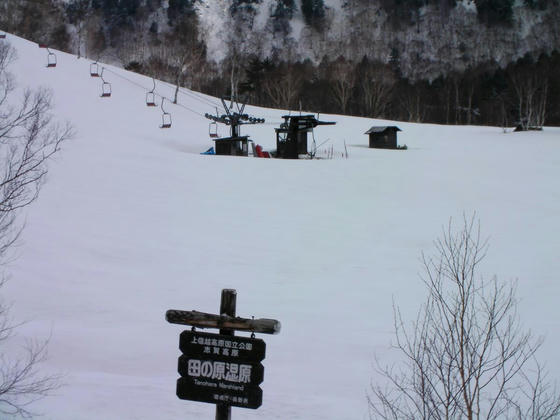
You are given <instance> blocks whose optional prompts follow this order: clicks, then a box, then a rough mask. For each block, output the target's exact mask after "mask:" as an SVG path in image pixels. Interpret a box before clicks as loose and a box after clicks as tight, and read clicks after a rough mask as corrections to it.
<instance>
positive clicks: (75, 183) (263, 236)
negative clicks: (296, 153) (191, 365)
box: [0, 35, 560, 420]
mask: <svg viewBox="0 0 560 420" xmlns="http://www.w3.org/2000/svg"><path fill="white" fill-rule="evenodd" d="M0 42H10V43H11V44H12V45H13V46H14V47H15V48H16V49H17V53H18V60H17V61H16V62H15V63H14V64H13V65H12V67H11V71H12V73H13V74H14V75H15V77H16V82H17V84H18V86H19V87H25V86H31V87H37V86H47V87H49V88H50V89H52V91H53V93H54V98H55V107H54V110H53V113H54V115H55V116H56V118H57V119H58V120H61V121H63V120H69V121H71V122H72V124H73V125H74V127H75V129H76V132H77V135H76V137H75V138H74V139H73V140H72V141H69V142H67V143H66V144H65V146H64V147H63V150H62V151H61V152H60V153H59V154H58V155H57V156H56V158H55V159H54V160H53V161H51V164H50V170H49V175H48V180H47V183H46V184H45V185H44V188H43V190H42V192H41V196H40V197H39V199H38V200H37V201H36V202H35V203H33V204H32V205H31V206H29V207H28V208H27V209H26V211H25V214H22V220H23V218H24V219H25V221H26V226H25V230H24V232H23V236H22V240H21V244H20V246H19V248H18V249H17V254H18V258H17V259H15V260H14V261H13V262H12V263H11V264H10V265H9V266H8V267H7V270H8V271H9V273H10V276H11V280H10V281H9V282H8V284H7V285H5V286H4V288H3V290H2V295H3V296H4V299H5V300H6V301H8V302H13V306H12V309H11V315H12V317H13V318H14V319H15V320H17V321H26V324H25V325H23V326H21V327H19V328H18V329H17V337H16V339H15V341H13V342H12V345H11V346H10V347H9V348H8V349H7V351H8V355H9V356H12V357H13V356H15V355H17V354H18V352H19V351H20V348H19V347H18V346H19V345H21V344H23V343H24V342H25V340H26V339H39V340H44V339H49V340H50V343H49V358H48V360H47V361H46V362H45V364H44V366H43V371H44V372H57V373H63V374H64V383H65V385H64V386H63V387H62V388H60V389H59V390H58V391H57V392H56V395H54V396H52V397H49V398H46V399H44V400H41V401H39V402H37V403H36V404H35V406H34V410H35V411H37V412H39V413H42V414H44V417H42V418H43V419H52V420H55V419H56V420H85V419H104V420H122V419H138V420H141V419H142V420H144V419H145V420H153V419H162V420H175V419H181V418H182V419H195V418H200V419H211V418H214V417H213V416H214V406H213V405H210V404H204V403H197V402H190V401H182V400H179V399H177V398H176V396H175V381H176V379H177V377H178V374H177V373H176V365H177V357H178V356H179V350H178V339H179V333H180V332H181V331H182V328H181V327H180V326H178V325H171V324H168V323H167V322H166V321H165V319H164V314H165V311H166V310H167V309H170V308H173V309H185V310H198V311H204V312H211V313H215V312H217V311H218V309H219V297H220V291H221V289H222V288H234V289H236V290H237V294H238V295H237V314H238V315H239V316H244V317H251V316H255V317H256V318H274V319H278V320H280V321H281V322H282V331H281V332H280V334H278V335H275V336H260V338H263V339H264V340H265V341H266V343H267V355H266V359H265V360H264V365H265V375H264V382H263V384H262V385H261V387H262V389H263V393H264V397H263V405H262V406H261V408H259V409H258V410H245V409H236V408H233V415H232V417H233V419H235V420H239V419H282V420H286V419H294V420H295V419H298V420H319V419H321V420H324V419H333V420H345V419H367V418H368V408H367V400H366V395H367V392H368V389H369V386H370V383H371V382H372V381H376V380H377V379H378V378H377V376H376V372H375V370H374V360H375V358H376V357H377V358H378V359H379V360H380V361H382V362H385V361H386V362H390V361H391V360H395V357H397V356H396V355H394V354H392V353H391V351H390V349H389V347H390V343H391V340H392V301H393V300H394V301H395V302H396V303H397V304H398V305H400V307H401V309H402V312H403V316H404V317H405V319H412V317H414V315H415V314H416V311H417V310H418V308H419V305H420V304H421V302H422V301H423V299H424V296H425V292H424V288H423V285H422V283H421V281H420V279H419V276H418V273H419V272H420V271H421V263H420V253H421V252H422V251H424V252H426V253H427V254H430V253H431V252H433V245H432V241H433V240H434V239H435V238H436V237H437V236H438V235H439V233H440V232H441V228H442V226H443V225H446V224H447V222H448V220H449V218H450V217H452V218H454V219H457V220H459V219H461V218H462V216H463V214H467V215H470V214H472V212H474V211H476V213H477V215H478V217H479V218H480V220H481V225H482V231H483V234H484V235H485V236H488V237H489V238H490V249H489V252H488V256H487V258H486V259H485V260H484V262H483V264H482V267H481V273H480V274H481V275H483V276H485V277H488V278H489V277H491V276H494V275H496V276H498V278H500V279H502V280H506V281H509V280H515V279H517V280H518V297H519V299H520V317H521V319H522V322H523V325H524V326H525V327H526V328H530V329H531V330H532V331H533V333H534V334H535V335H537V336H538V335H544V336H545V343H544V345H543V347H542V349H541V351H540V353H539V358H540V360H541V361H544V362H545V363H546V365H547V367H548V369H549V371H550V373H551V378H556V379H557V378H560V361H559V358H558V356H557V354H558V352H557V347H558V345H559V344H560V317H559V316H558V303H557V300H558V296H560V282H558V273H560V258H559V257H558V250H559V249H560V239H559V238H560V235H559V233H560V218H559V217H558V215H559V214H560V185H559V179H560V129H558V128H546V129H545V130H544V131H543V132H529V133H507V134H504V133H503V131H502V129H500V128H495V127H476V126H469V127H455V126H454V127H446V126H437V125H421V124H410V123H402V122H397V123H394V124H396V125H398V126H399V127H400V128H401V129H402V130H403V131H402V133H399V144H407V145H408V148H409V149H408V150H407V151H388V150H373V149H368V148H367V136H365V135H364V134H363V133H364V132H365V131H366V130H367V129H369V127H370V126H372V125H386V124H388V122H386V121H376V120H372V119H364V118H352V117H343V116H337V115H321V117H320V118H321V119H323V120H330V121H336V123H337V124H336V126H332V127H330V126H327V127H319V128H318V129H316V131H315V135H316V141H317V143H318V144H319V143H322V142H324V141H327V140H328V142H327V143H326V144H325V147H332V148H333V150H335V151H336V152H342V151H343V150H344V143H346V144H347V146H348V153H349V157H348V159H342V158H338V155H337V158H335V159H331V160H312V161H310V160H299V161H282V160H274V159H254V158H235V157H223V156H202V155H200V154H199V153H200V152H202V151H204V150H206V149H207V148H209V147H210V146H212V142H211V141H210V139H209V138H208V120H206V119H205V118H204V117H203V114H204V113H205V112H211V113H212V112H215V108H214V106H217V105H219V102H218V100H217V99H215V98H210V97H207V96H203V95H200V94H195V93H190V92H188V91H183V92H182V93H181V94H180V96H179V105H172V104H170V103H169V102H166V103H165V105H164V107H165V109H166V110H167V111H169V112H170V113H171V115H172V118H173V126H172V127H171V128H170V129H166V130H164V129H160V128H159V125H160V124H161V109H160V108H155V107H147V106H146V105H145V94H146V92H147V91H149V90H150V89H151V88H152V80H151V79H149V78H146V77H142V76H140V75H137V74H133V73H129V72H126V71H123V70H120V69H116V68H113V67H110V66H105V65H103V66H104V67H105V68H106V70H105V71H104V78H105V79H106V80H107V81H108V82H110V83H111V87H112V96H111V97H110V98H100V96H99V95H100V89H101V80H100V79H99V78H93V77H90V75H89V70H90V63H91V62H90V61H88V60H86V59H77V58H76V57H75V56H72V55H69V54H65V53H62V52H58V51H57V52H56V55H57V61H58V64H57V67H56V68H46V67H45V65H46V55H47V53H46V51H45V50H42V49H39V48H38V47H37V45H36V44H33V43H30V42H27V41H25V40H22V39H20V38H17V37H15V36H11V35H8V36H7V38H6V39H5V40H3V41H0ZM156 93H157V94H159V95H163V96H166V97H168V98H171V97H172V94H173V87H172V86H169V85H165V84H163V83H160V82H157V84H156ZM15 97H16V96H15V95H14V98H15ZM160 99H161V97H160ZM248 111H249V113H251V114H253V115H254V116H256V117H264V118H266V120H267V123H266V124H263V125H260V126H248V127H247V126H246V127H243V130H242V131H243V134H249V135H251V138H252V139H253V140H254V141H255V142H256V143H259V144H262V145H263V146H264V147H265V149H266V148H273V147H274V141H275V140H274V130H273V128H274V127H275V126H277V124H278V123H279V122H280V121H281V119H280V116H281V115H283V114H284V113H285V111H279V110H271V109H258V108H253V107H248ZM391 124H393V123H391ZM220 130H222V131H220V134H221V135H227V133H226V132H225V131H223V127H220Z"/></svg>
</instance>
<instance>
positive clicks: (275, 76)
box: [262, 63, 303, 109]
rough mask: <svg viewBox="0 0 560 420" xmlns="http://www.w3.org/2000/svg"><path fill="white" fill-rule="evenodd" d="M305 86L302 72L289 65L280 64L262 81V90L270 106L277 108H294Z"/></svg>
mask: <svg viewBox="0 0 560 420" xmlns="http://www.w3.org/2000/svg"><path fill="white" fill-rule="evenodd" d="M302 84H303V77H302V75H301V73H300V72H298V71H294V68H293V67H292V66H290V64H288V63H283V64H280V65H279V66H278V67H276V68H275V69H274V70H273V71H271V72H268V73H267V74H266V75H265V77H264V78H263V80H262V89H263V91H264V93H265V94H266V96H267V97H268V99H269V101H270V104H271V105H272V106H274V107H277V108H288V109H289V108H292V107H293V106H295V102H296V98H297V95H298V94H299V91H300V89H301V86H302Z"/></svg>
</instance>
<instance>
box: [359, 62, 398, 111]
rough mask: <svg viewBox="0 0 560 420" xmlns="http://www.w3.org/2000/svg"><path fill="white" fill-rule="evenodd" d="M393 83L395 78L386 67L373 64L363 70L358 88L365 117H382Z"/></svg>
mask: <svg viewBox="0 0 560 420" xmlns="http://www.w3.org/2000/svg"><path fill="white" fill-rule="evenodd" d="M395 83H396V77H395V75H394V73H393V72H392V71H391V69H390V68H389V66H387V65H384V64H382V63H373V64H370V65H368V66H367V67H366V68H365V69H364V70H363V73H362V74H361V75H360V80H359V86H360V90H361V94H362V104H363V106H364V111H365V113H366V115H367V116H370V117H376V118H380V117H383V116H384V113H385V110H386V108H387V106H388V105H389V102H390V100H389V98H390V93H391V91H392V89H393V86H394V85H395Z"/></svg>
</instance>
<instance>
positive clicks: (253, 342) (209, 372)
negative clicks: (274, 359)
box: [165, 289, 280, 420]
mask: <svg viewBox="0 0 560 420" xmlns="http://www.w3.org/2000/svg"><path fill="white" fill-rule="evenodd" d="M236 299H237V292H236V291H235V290H233V289H224V290H222V298H221V303H220V315H214V314H207V313H203V312H197V311H180V310H174V309H170V310H168V311H167V312H166V314H165V318H166V319H167V321H168V322H170V323H173V324H183V325H190V326H192V327H193V330H192V331H188V330H187V331H183V332H182V333H181V335H180V339H179V349H180V350H181V352H182V353H183V354H182V355H181V356H180V357H179V365H178V371H179V374H180V375H181V377H180V378H179V379H178V380H177V396H178V397H179V398H181V399H184V400H192V401H200V402H207V403H213V404H216V420H230V419H231V407H232V406H234V407H243V408H253V409H255V408H258V407H260V405H261V404H262V389H261V388H260V386H259V385H260V384H261V382H262V381H263V379H264V366H263V365H262V364H261V363H260V362H261V361H262V360H263V359H264V358H265V351H266V344H265V342H264V341H263V340H261V339H257V338H254V333H256V332H258V333H265V334H277V333H279V332H280V322H279V321H276V320H274V319H245V318H239V317H236V316H235V309H236ZM194 327H198V328H218V329H219V330H220V333H219V334H215V333H204V332H199V331H194ZM235 330H238V331H250V332H252V333H253V334H252V335H251V337H240V336H238V337H236V336H235V335H234V334H235Z"/></svg>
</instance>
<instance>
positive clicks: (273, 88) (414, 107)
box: [0, 0, 560, 129]
mask: <svg viewBox="0 0 560 420" xmlns="http://www.w3.org/2000/svg"><path fill="white" fill-rule="evenodd" d="M558 6H559V2H558V0H516V1H514V0H474V1H470V0H466V1H457V0H330V2H329V0H168V1H163V0H69V1H62V0H6V1H4V2H2V5H0V30H4V31H7V32H10V33H14V34H16V35H19V36H22V37H25V38H27V39H30V40H33V41H36V42H42V43H47V44H48V45H49V46H51V47H53V48H57V49H61V50H64V51H68V52H71V53H74V54H77V55H78V56H80V57H86V58H88V59H91V60H100V61H103V62H108V63H112V64H117V65H121V66H123V67H125V68H127V69H129V70H132V71H136V72H140V73H143V74H146V75H149V76H151V77H155V78H158V79H163V80H166V81H168V82H171V83H174V84H176V85H180V86H184V87H188V88H191V89H194V90H197V91H201V92H204V93H208V94H211V95H214V96H218V97H219V96H223V95H243V96H244V97H246V98H247V100H248V102H249V103H252V104H255V105H263V106H269V107H278V108H289V109H295V110H304V111H310V112H311V111H312V112H323V113H340V114H350V115H358V116H365V117H371V118H387V119H396V120H403V121H415V122H434V123H444V124H484V125H486V124H488V125H497V126H503V127H506V126H509V127H511V126H520V127H522V128H524V129H531V128H539V127H542V126H543V125H545V124H548V125H560V100H559V99H558V98H559V97H560V78H558V77H557V75H558V74H560V29H559V26H558V24H557V22H558V21H560V8H559V7H558Z"/></svg>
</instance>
